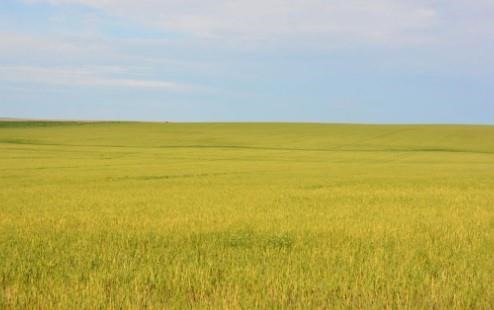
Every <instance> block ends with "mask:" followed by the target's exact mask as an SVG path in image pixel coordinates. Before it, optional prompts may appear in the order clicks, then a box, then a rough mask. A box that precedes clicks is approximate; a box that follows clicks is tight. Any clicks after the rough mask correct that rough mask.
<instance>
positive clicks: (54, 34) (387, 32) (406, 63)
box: [0, 0, 494, 124]
mask: <svg viewBox="0 0 494 310" xmlns="http://www.w3.org/2000/svg"><path fill="white" fill-rule="evenodd" d="M493 98H494V1H492V0H469V1H467V0H447V1H446V0H414V1H406V0H373V1H369V0H336V1H335V0H235V1H233V0H202V1H197V0H140V1H137V0H134V1H131V0H105V1H103V0H2V1H0V117H29V118H50V119H127V120H169V121H301V122H364V123H488V124H493V123H494V101H493Z"/></svg>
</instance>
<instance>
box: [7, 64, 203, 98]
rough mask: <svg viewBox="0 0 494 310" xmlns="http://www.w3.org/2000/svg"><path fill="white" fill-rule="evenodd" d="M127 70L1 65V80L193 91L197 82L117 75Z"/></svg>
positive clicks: (118, 68) (59, 84)
mask: <svg viewBox="0 0 494 310" xmlns="http://www.w3.org/2000/svg"><path fill="white" fill-rule="evenodd" d="M122 73H127V69H125V68H120V67H93V68H53V67H33V66H12V65H8V66H0V80H2V81H10V82H23V83H36V84H49V85H58V86H89V87H100V86H101V87H124V88H138V89H148V90H149V89H152V90H153V89H154V90H163V91H178V92H181V91H193V90H197V89H199V88H198V87H195V86H193V85H187V84H181V83H176V82H172V81H162V80H147V79H135V78H127V77H114V76H109V75H115V74H122Z"/></svg>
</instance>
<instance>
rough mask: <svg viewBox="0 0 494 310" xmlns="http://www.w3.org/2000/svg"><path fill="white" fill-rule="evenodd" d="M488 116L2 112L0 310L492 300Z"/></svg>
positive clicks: (493, 161)
mask: <svg viewBox="0 0 494 310" xmlns="http://www.w3.org/2000/svg"><path fill="white" fill-rule="evenodd" d="M493 251H494V127H482V126H358V125H316V124H312V125H310V124H297V125H295V124H139V123H41V124H40V123H30V122H22V123H20V122H16V123H8V122H4V123H0V308H60V309H66V308H78V309H79V308H85V309H94V308H108V307H110V308H144V307H148V308H300V309H307V308H349V307H350V308H375V309H382V308H479V309H482V308H483V309H492V308H493V307H494V284H493V279H494V264H493V262H494V261H493V258H492V253H493Z"/></svg>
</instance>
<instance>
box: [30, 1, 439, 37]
mask: <svg viewBox="0 0 494 310" xmlns="http://www.w3.org/2000/svg"><path fill="white" fill-rule="evenodd" d="M25 1H26V2H30V3H35V2H45V3H50V4H52V5H62V4H71V3H72V4H74V3H75V4H83V5H86V6H90V7H93V8H97V9H101V10H104V11H106V12H107V13H108V14H110V15H114V16H122V17H125V18H127V19H129V20H135V21H139V22H141V23H143V24H146V25H148V26H150V27H156V28H159V29H162V30H165V31H176V32H180V33H185V34H189V35H192V36H195V37H199V38H208V39H225V40H229V41H232V40H233V41H238V40H242V41H252V42H255V41H263V40H288V39H299V40H300V39H303V40H306V39H325V40H323V41H320V43H321V44H329V43H331V44H333V45H338V44H346V43H348V42H349V41H351V42H354V43H355V42H360V43H409V42H413V43H417V42H420V41H423V40H429V39H430V35H429V34H428V30H430V29H431V27H434V25H435V24H436V23H437V22H438V15H437V12H436V9H435V8H434V7H432V6H430V5H427V4H425V3H423V2H421V1H414V2H412V1H403V0H374V1H361V0H336V1H326V0H267V1H266V0H239V1H229V0H202V1H183V0H167V1H161V0H143V1H134V0H106V1H97V0H25ZM328 40H329V41H328Z"/></svg>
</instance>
